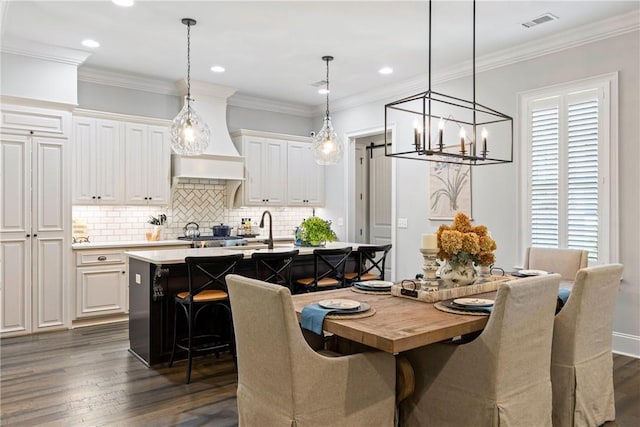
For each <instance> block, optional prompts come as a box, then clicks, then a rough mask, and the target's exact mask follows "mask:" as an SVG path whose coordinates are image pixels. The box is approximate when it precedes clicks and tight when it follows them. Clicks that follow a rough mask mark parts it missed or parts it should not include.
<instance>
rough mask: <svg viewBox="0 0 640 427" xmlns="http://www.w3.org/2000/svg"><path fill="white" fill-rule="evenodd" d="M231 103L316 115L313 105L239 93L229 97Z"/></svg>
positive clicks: (284, 112)
mask: <svg viewBox="0 0 640 427" xmlns="http://www.w3.org/2000/svg"><path fill="white" fill-rule="evenodd" d="M229 105H233V106H234V107H242V108H250V109H252V110H265V111H272V112H274V113H282V114H291V115H294V116H302V117H313V115H314V108H313V107H309V106H306V105H300V104H293V103H290V102H283V101H277V100H274V99H265V98H259V97H255V96H249V95H245V94H238V93H237V94H235V95H233V96H232V97H231V98H229Z"/></svg>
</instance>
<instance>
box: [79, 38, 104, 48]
mask: <svg viewBox="0 0 640 427" xmlns="http://www.w3.org/2000/svg"><path fill="white" fill-rule="evenodd" d="M82 45H83V46H86V47H91V48H93V47H100V43H98V42H97V41H95V40H91V39H86V40H82Z"/></svg>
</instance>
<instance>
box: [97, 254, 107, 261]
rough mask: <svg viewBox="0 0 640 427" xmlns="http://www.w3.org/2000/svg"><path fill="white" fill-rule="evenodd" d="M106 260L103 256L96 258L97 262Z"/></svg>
mask: <svg viewBox="0 0 640 427" xmlns="http://www.w3.org/2000/svg"><path fill="white" fill-rule="evenodd" d="M106 260H107V257H106V256H104V255H100V256H99V257H98V261H106Z"/></svg>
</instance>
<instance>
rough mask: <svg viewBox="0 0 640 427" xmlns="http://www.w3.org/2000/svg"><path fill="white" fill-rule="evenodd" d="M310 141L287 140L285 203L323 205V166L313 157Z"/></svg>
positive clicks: (291, 204) (290, 204) (289, 204)
mask: <svg viewBox="0 0 640 427" xmlns="http://www.w3.org/2000/svg"><path fill="white" fill-rule="evenodd" d="M311 148H312V144H311V143H310V142H297V141H288V142H287V176H288V179H287V205H288V206H313V207H317V206H323V205H324V166H321V165H319V164H318V163H317V162H316V161H315V159H314V158H313V154H312V152H311Z"/></svg>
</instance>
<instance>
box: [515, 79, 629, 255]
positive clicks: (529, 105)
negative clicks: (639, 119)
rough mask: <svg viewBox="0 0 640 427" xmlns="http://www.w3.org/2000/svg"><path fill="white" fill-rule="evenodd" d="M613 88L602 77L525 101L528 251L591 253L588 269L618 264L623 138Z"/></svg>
mask: <svg viewBox="0 0 640 427" xmlns="http://www.w3.org/2000/svg"><path fill="white" fill-rule="evenodd" d="M616 82H617V79H616ZM610 87H611V80H602V79H601V80H600V81H598V80H596V81H594V82H593V83H592V84H590V85H589V84H587V83H585V82H581V83H579V84H574V85H571V84H570V85H567V86H566V87H564V88H554V89H551V90H542V91H540V92H539V93H533V94H527V95H525V96H521V105H522V106H523V108H522V113H523V116H522V120H523V122H524V126H523V127H522V128H521V129H522V130H523V132H522V133H521V135H522V136H523V139H524V140H525V141H526V147H525V148H526V149H525V150H523V156H522V159H523V160H524V161H525V163H526V168H523V178H524V179H523V180H522V182H523V188H522V191H521V195H522V197H521V199H522V200H523V204H524V205H525V206H523V215H521V218H522V225H523V226H524V227H522V228H523V231H522V233H521V234H522V236H521V237H522V238H521V240H522V241H523V245H522V246H523V247H527V246H537V247H553V248H557V247H559V248H571V249H586V250H588V251H589V262H590V264H602V263H607V262H613V261H612V241H613V242H617V225H616V223H617V221H613V222H612V218H614V217H615V216H616V215H617V209H616V208H615V205H616V204H617V176H616V175H615V171H616V170H617V167H612V166H615V163H617V141H613V140H612V138H611V132H610V130H611V123H610V122H611V105H610V102H611V95H610ZM616 122H617V120H616ZM614 134H615V133H614ZM612 147H613V151H614V155H612V154H611V151H612ZM612 161H613V162H614V163H612ZM610 171H612V172H614V173H613V174H610ZM612 189H613V190H614V191H613V193H614V194H612V191H611V190H612ZM612 231H613V232H614V233H613V234H615V235H612ZM614 244H615V243H614ZM616 257H617V253H616V254H614V256H613V258H616Z"/></svg>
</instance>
